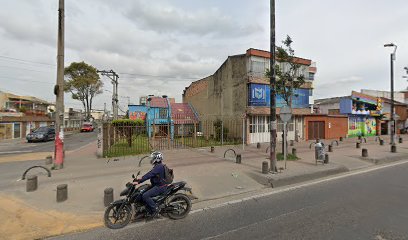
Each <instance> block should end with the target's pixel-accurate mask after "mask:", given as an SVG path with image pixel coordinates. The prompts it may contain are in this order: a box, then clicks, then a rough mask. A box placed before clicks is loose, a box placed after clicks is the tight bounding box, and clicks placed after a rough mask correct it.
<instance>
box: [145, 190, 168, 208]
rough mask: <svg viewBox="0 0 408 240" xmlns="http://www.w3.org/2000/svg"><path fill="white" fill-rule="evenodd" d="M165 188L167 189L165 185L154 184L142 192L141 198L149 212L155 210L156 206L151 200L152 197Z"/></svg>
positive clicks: (162, 191)
mask: <svg viewBox="0 0 408 240" xmlns="http://www.w3.org/2000/svg"><path fill="white" fill-rule="evenodd" d="M166 189H167V187H166V186H154V187H152V188H150V189H149V190H148V191H147V192H145V193H144V194H143V196H142V199H143V201H144V202H145V203H146V205H147V207H148V208H149V210H150V212H151V213H152V212H153V211H155V210H156V207H157V206H156V203H155V202H154V201H153V199H152V198H153V197H155V196H157V195H160V194H162V193H164V192H165V191H166Z"/></svg>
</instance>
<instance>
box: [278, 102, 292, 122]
mask: <svg viewBox="0 0 408 240" xmlns="http://www.w3.org/2000/svg"><path fill="white" fill-rule="evenodd" d="M279 117H280V119H281V120H282V122H289V120H290V119H291V118H292V108H290V107H288V106H283V107H282V108H281V109H280V112H279Z"/></svg>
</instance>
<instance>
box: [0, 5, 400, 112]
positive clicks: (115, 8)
mask: <svg viewBox="0 0 408 240" xmlns="http://www.w3.org/2000/svg"><path fill="white" fill-rule="evenodd" d="M0 2H3V3H2V4H1V5H2V7H1V8H0V90H2V91H7V92H12V93H15V94H21V95H32V96H36V97H39V98H42V99H45V100H48V101H50V102H55V96H54V95H53V86H54V84H55V82H56V61H57V60H56V56H57V25H58V24H57V23H58V0H36V1H33V0H19V1H7V2H6V1H5V0H0ZM269 10H270V8H269V1H266V0H264V1H261V0H252V1H250V0H223V1H219V0H205V1H191V0H154V1H151V0H150V1H149V0H121V1H113V0H87V1H80V0H69V1H65V66H68V65H69V64H70V63H71V62H79V61H85V62H86V63H88V64H91V65H93V66H94V67H96V68H97V69H99V70H111V69H113V70H114V71H115V72H117V73H118V74H119V90H118V92H119V96H120V97H119V104H120V109H121V110H122V111H125V110H126V105H127V103H128V102H130V103H131V104H138V103H139V97H140V96H145V95H148V94H154V95H168V96H170V97H175V98H176V100H177V101H179V102H180V101H181V95H182V92H183V89H184V88H185V87H187V86H189V85H190V83H191V82H192V81H195V80H198V79H201V78H203V77H206V76H209V75H212V74H213V73H214V72H215V71H216V70H217V69H218V68H219V67H220V66H221V64H222V63H223V62H224V61H225V60H226V59H227V57H228V56H231V55H236V54H243V53H245V51H246V50H247V49H249V48H257V49H264V50H269V40H270V26H269V23H270V18H269ZM407 17H408V1H406V0H393V1H383V0H359V1H353V0H344V1H334V0H307V1H306V0H285V1H279V0H277V1H276V42H277V45H281V42H282V40H283V39H284V38H285V37H286V35H290V36H291V37H292V39H293V41H294V43H293V48H294V49H295V53H296V55H297V56H299V57H303V58H307V59H311V60H313V61H315V62H316V65H317V74H316V76H315V81H314V87H315V90H314V98H315V99H317V98H324V97H335V96H344V95H348V94H350V93H351V91H352V90H357V91H359V90H360V89H377V90H386V91H387V90H388V91H389V90H390V53H391V52H392V50H393V49H391V48H384V46H383V45H384V44H385V43H391V42H392V43H395V44H396V45H397V46H398V49H397V54H396V61H395V65H394V68H395V89H396V90H403V89H406V87H407V82H406V80H405V79H403V78H402V76H403V75H407V73H406V72H405V71H404V69H403V68H404V67H406V66H408V28H407V27H406V23H407V21H408V20H407V19H408V18H407ZM101 79H102V81H103V83H104V93H103V94H101V95H98V96H97V97H95V100H94V101H95V103H94V108H95V109H103V107H104V103H106V104H107V108H108V109H110V108H111V95H112V93H111V91H112V84H111V82H110V80H109V79H108V78H106V77H102V78H101ZM65 105H66V107H73V108H77V109H80V108H81V107H82V104H81V103H80V102H79V101H76V100H72V99H71V96H70V94H68V93H67V94H65Z"/></svg>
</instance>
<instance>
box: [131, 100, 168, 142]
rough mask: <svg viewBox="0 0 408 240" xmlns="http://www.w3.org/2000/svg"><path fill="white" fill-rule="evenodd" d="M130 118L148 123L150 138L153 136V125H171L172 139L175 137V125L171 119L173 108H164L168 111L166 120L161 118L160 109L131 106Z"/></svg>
mask: <svg viewBox="0 0 408 240" xmlns="http://www.w3.org/2000/svg"><path fill="white" fill-rule="evenodd" d="M128 107H129V118H130V119H134V117H136V118H140V119H143V120H145V121H146V126H148V128H147V132H148V135H149V137H151V136H152V135H153V124H155V125H160V124H163V125H167V124H169V125H170V132H171V138H173V136H174V124H173V120H172V119H171V108H170V109H168V108H164V109H166V110H167V114H166V116H164V118H160V109H163V108H158V107H148V106H145V105H129V106H128Z"/></svg>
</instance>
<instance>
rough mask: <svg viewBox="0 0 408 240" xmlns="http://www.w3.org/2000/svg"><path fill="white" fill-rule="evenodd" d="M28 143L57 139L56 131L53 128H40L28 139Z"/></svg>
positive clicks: (28, 136)
mask: <svg viewBox="0 0 408 240" xmlns="http://www.w3.org/2000/svg"><path fill="white" fill-rule="evenodd" d="M26 139H27V142H40V141H41V142H45V141H49V140H54V139H55V129H54V128H51V127H39V128H37V129H36V130H34V131H33V132H32V133H29V134H28V135H27V137H26Z"/></svg>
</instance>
